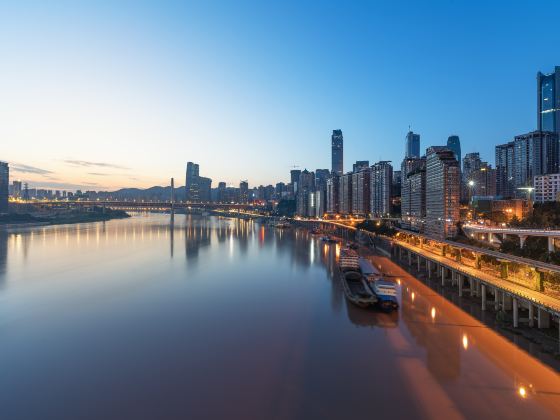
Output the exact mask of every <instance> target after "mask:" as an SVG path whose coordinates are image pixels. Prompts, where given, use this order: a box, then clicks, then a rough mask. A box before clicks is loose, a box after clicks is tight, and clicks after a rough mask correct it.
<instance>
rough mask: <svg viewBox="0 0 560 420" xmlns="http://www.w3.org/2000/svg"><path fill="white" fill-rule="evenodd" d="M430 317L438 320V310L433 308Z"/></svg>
mask: <svg viewBox="0 0 560 420" xmlns="http://www.w3.org/2000/svg"><path fill="white" fill-rule="evenodd" d="M430 315H431V316H432V319H436V308H434V307H433V306H432V311H431V313H430Z"/></svg>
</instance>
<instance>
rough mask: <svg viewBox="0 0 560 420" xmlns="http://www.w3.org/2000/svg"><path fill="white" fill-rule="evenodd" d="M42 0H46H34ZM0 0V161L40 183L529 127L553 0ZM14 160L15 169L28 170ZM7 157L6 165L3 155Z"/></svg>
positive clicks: (268, 176) (175, 171)
mask: <svg viewBox="0 0 560 420" xmlns="http://www.w3.org/2000/svg"><path fill="white" fill-rule="evenodd" d="M47 3H48V4H47ZM418 3H420V2H397V1H394V2H393V1H391V2H354V3H352V4H350V2H321V3H318V2H317V3H316V2H278V3H272V2H243V1H240V2H235V1H231V2H219V1H211V2H210V1H208V2H197V3H191V2H165V1H161V2H142V1H130V2H126V1H118V2H101V1H96V2H70V1H68V2H52V3H51V2H35V3H34V2H25V1H14V2H9V1H3V2H0V53H1V55H2V68H1V69H0V74H1V75H2V77H0V92H1V96H2V101H1V102H0V115H1V120H2V123H1V124H0V138H1V139H2V140H1V143H0V144H1V145H2V147H1V148H0V160H7V161H9V162H11V163H12V167H13V176H14V177H15V178H21V179H23V180H28V181H29V182H30V183H31V184H32V185H45V186H47V185H48V186H52V187H54V188H64V187H67V188H73V187H82V188H86V189H114V188H120V187H129V186H139V187H146V186H150V185H162V184H165V183H166V182H167V181H168V179H169V178H170V177H172V176H174V177H175V178H177V179H178V183H179V184H180V185H182V184H183V183H184V168H185V164H186V162H187V161H189V160H191V161H195V162H198V163H199V164H200V166H201V173H202V174H203V175H205V176H209V177H211V178H212V179H213V181H214V183H215V184H214V185H217V182H218V181H226V182H228V183H234V184H237V183H238V182H239V180H240V179H248V180H249V182H250V184H251V185H258V184H269V183H275V182H278V181H286V182H287V181H288V179H289V170H290V166H291V165H300V166H301V167H302V168H304V167H307V168H308V169H316V168H330V134H331V132H332V130H333V129H337V128H340V129H342V130H343V133H344V141H345V150H344V153H345V156H344V164H345V169H349V168H351V165H352V162H354V161H355V160H362V159H369V160H370V162H372V163H373V162H374V161H377V160H380V159H383V160H392V161H393V162H394V164H395V165H396V166H399V165H400V162H401V160H402V157H403V154H404V137H405V134H406V132H407V131H408V126H409V125H411V126H412V129H413V130H414V131H415V132H418V133H420V134H421V141H422V144H421V146H422V149H425V148H426V147H427V146H430V145H437V144H444V143H445V141H446V139H447V137H448V136H449V135H451V134H457V135H459V136H460V138H461V143H462V149H463V154H464V153H466V152H473V151H478V152H480V153H481V155H482V156H483V158H484V159H486V160H489V161H490V162H491V163H492V164H493V163H494V146H495V145H496V144H498V143H502V142H505V141H508V140H510V139H512V137H513V136H514V135H516V134H520V133H523V132H527V131H531V130H533V129H535V127H536V92H535V86H536V81H535V77H536V73H537V71H539V70H540V71H543V72H550V71H552V70H553V68H554V65H557V64H560V60H558V57H557V51H558V45H559V40H560V35H559V32H558V29H557V25H556V21H557V20H558V19H557V17H558V16H559V15H560V4H559V3H557V2H552V1H550V2H547V1H542V2H539V4H538V7H537V6H536V5H535V4H534V3H530V2H515V1H513V2H511V1H510V2H505V1H504V2H476V1H471V2H458V1H445V2H444V1H441V2H422V4H418ZM23 165H27V166H29V167H31V168H26V167H24V166H23ZM17 168H20V170H18V169H17Z"/></svg>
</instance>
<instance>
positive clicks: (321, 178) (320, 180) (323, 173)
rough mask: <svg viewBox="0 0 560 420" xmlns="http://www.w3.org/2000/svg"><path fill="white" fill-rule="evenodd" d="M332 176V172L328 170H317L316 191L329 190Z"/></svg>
mask: <svg viewBox="0 0 560 420" xmlns="http://www.w3.org/2000/svg"><path fill="white" fill-rule="evenodd" d="M330 176H331V172H330V171H329V170H328V169H316V170H315V189H317V190H321V191H323V190H326V189H327V179H329V177H330Z"/></svg>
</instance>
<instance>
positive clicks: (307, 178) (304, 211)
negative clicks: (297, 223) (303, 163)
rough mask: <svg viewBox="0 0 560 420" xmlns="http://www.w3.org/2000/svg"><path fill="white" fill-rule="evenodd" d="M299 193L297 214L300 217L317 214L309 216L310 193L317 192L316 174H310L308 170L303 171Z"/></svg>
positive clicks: (300, 176) (299, 181) (299, 183)
mask: <svg viewBox="0 0 560 420" xmlns="http://www.w3.org/2000/svg"><path fill="white" fill-rule="evenodd" d="M297 184H298V191H297V202H296V210H297V214H298V215H300V216H312V217H314V216H315V214H313V215H311V214H309V208H310V207H309V205H310V201H309V200H310V199H312V197H310V193H313V192H315V174H314V173H313V172H309V171H308V170H307V169H305V170H303V171H302V172H301V174H300V175H299V180H298V183H297Z"/></svg>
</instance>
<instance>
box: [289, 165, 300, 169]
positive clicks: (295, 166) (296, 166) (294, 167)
mask: <svg viewBox="0 0 560 420" xmlns="http://www.w3.org/2000/svg"><path fill="white" fill-rule="evenodd" d="M290 168H292V169H296V168H299V165H292V166H290Z"/></svg>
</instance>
